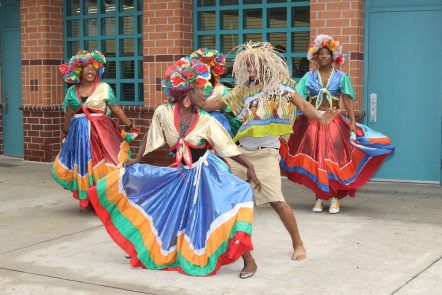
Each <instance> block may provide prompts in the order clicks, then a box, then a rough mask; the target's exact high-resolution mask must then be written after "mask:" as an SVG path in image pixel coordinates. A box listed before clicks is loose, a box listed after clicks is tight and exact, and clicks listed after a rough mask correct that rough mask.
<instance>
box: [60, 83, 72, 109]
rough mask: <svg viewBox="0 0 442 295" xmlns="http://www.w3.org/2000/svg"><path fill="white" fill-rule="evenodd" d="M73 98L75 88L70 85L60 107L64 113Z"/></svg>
mask: <svg viewBox="0 0 442 295" xmlns="http://www.w3.org/2000/svg"><path fill="white" fill-rule="evenodd" d="M73 95H74V97H75V95H76V94H75V86H74V85H72V86H71V87H69V88H68V90H67V91H66V96H65V97H64V101H63V104H62V105H61V107H62V108H63V111H64V112H65V113H66V108H67V107H68V106H71V105H72V97H73ZM75 98H76V97H75Z"/></svg>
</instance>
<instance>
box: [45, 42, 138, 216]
mask: <svg viewBox="0 0 442 295" xmlns="http://www.w3.org/2000/svg"><path fill="white" fill-rule="evenodd" d="M105 63H106V59H105V57H104V55H103V54H102V53H101V52H99V51H92V52H88V51H84V50H80V51H78V52H77V54H76V55H75V56H73V57H72V58H71V59H70V61H69V63H67V64H63V65H61V66H60V71H61V72H62V74H63V76H64V77H63V78H64V80H65V82H66V83H73V84H74V85H72V86H71V87H69V89H68V90H67V93H66V97H65V100H64V102H63V110H64V111H65V113H66V116H65V119H64V125H63V138H64V143H63V145H62V148H61V151H60V153H59V154H58V156H57V157H56V159H55V162H54V165H53V168H52V176H53V177H54V179H55V180H56V181H57V182H58V183H59V184H60V185H61V186H62V187H64V188H65V189H68V190H70V191H72V193H73V196H74V197H75V198H76V199H78V200H79V202H80V208H81V209H82V210H87V209H88V208H89V201H88V199H87V192H86V191H87V189H88V188H89V187H91V186H93V185H94V184H95V183H96V181H97V180H98V179H100V178H102V177H104V176H105V175H106V174H108V173H109V172H111V171H114V170H116V169H118V168H120V167H121V166H122V164H123V163H124V162H125V161H126V159H128V158H130V148H129V144H130V143H131V141H132V140H133V139H134V138H135V137H136V136H137V135H138V130H136V129H135V128H134V125H133V123H132V122H130V121H129V119H128V118H127V117H126V115H125V114H124V112H123V111H122V110H121V108H120V107H119V106H117V105H116V104H117V102H116V98H115V94H114V92H113V91H112V88H111V87H110V86H109V85H108V84H106V83H104V82H101V81H100V79H101V76H102V75H103V72H104V64H105ZM107 108H109V109H110V110H111V111H112V112H113V113H114V114H115V115H116V116H117V117H118V118H119V119H120V121H121V122H122V123H123V124H124V125H125V126H126V128H127V130H130V131H129V132H125V131H123V130H121V129H120V127H119V126H118V124H117V123H116V122H114V121H113V120H111V119H110V118H109V117H107V116H106V110H107Z"/></svg>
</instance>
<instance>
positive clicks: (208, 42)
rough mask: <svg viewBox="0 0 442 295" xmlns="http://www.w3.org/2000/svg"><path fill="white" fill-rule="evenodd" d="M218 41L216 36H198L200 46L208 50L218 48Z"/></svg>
mask: <svg viewBox="0 0 442 295" xmlns="http://www.w3.org/2000/svg"><path fill="white" fill-rule="evenodd" d="M215 43H216V40H215V36H214V35H207V36H198V46H197V47H199V48H201V47H206V48H216V44H215Z"/></svg>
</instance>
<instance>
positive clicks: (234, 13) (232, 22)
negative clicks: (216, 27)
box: [221, 10, 238, 30]
mask: <svg viewBox="0 0 442 295" xmlns="http://www.w3.org/2000/svg"><path fill="white" fill-rule="evenodd" d="M221 28H222V29H223V30H236V29H238V10H224V11H221Z"/></svg>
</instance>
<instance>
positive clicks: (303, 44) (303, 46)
mask: <svg viewBox="0 0 442 295" xmlns="http://www.w3.org/2000/svg"><path fill="white" fill-rule="evenodd" d="M309 43H310V32H294V33H292V46H293V48H292V51H293V52H306V51H307V49H308V45H309Z"/></svg>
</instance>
